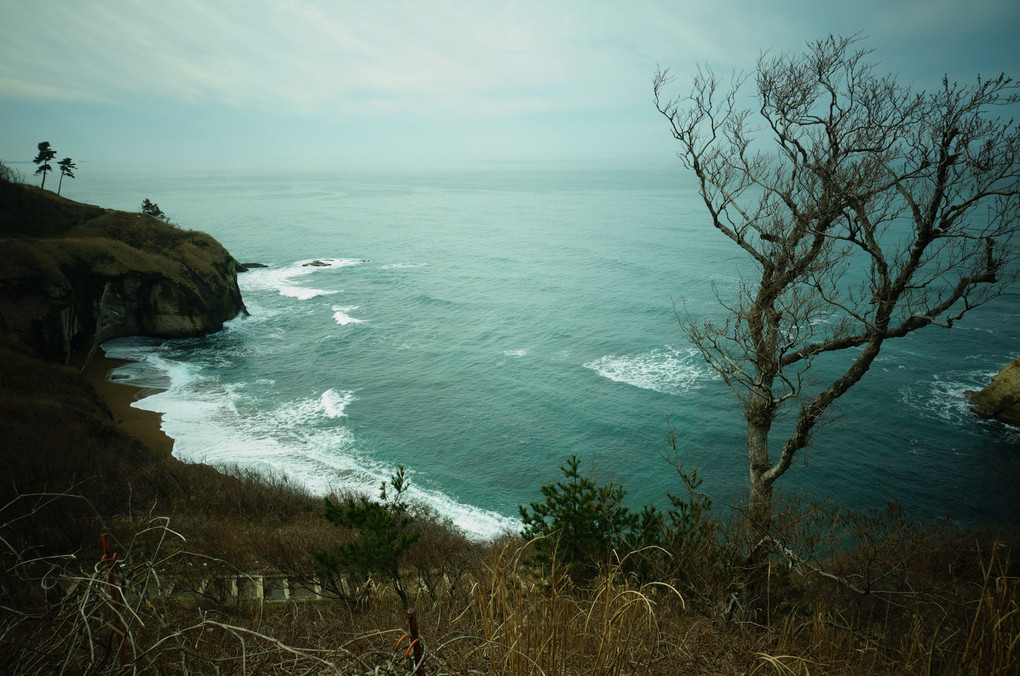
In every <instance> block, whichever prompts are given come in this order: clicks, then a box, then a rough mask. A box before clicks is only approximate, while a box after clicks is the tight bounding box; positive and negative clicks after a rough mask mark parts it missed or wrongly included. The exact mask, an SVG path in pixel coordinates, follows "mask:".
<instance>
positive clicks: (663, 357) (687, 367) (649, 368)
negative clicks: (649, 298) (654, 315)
mask: <svg viewBox="0 0 1020 676" xmlns="http://www.w3.org/2000/svg"><path fill="white" fill-rule="evenodd" d="M584 367H585V368H587V369H591V370H592V371H595V373H597V374H599V375H600V376H602V377H603V378H608V379H609V380H612V381H615V382H618V383H625V384H627V385H631V386H633V387H639V388H641V389H644V390H653V391H655V392H660V393H662V394H670V395H678V394H683V393H685V392H688V391H689V390H691V389H694V388H697V387H699V386H701V384H702V383H704V382H705V381H707V380H714V379H715V378H718V376H717V375H716V374H715V373H714V372H713V371H712V370H711V369H709V368H708V367H707V366H705V365H704V363H703V362H702V361H701V357H700V355H699V354H698V352H697V351H696V350H694V349H693V348H691V349H685V350H681V349H678V348H675V347H662V348H657V349H654V350H650V351H648V352H642V353H641V354H637V355H608V356H605V357H602V358H601V359H596V360H594V361H590V362H588V363H586V364H584Z"/></svg>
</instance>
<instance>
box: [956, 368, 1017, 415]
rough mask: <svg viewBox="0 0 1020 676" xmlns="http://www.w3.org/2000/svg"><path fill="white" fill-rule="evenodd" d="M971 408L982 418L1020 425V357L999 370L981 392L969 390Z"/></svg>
mask: <svg viewBox="0 0 1020 676" xmlns="http://www.w3.org/2000/svg"><path fill="white" fill-rule="evenodd" d="M967 396H968V398H969V399H970V403H971V404H973V406H972V407H971V410H972V411H973V412H974V413H976V414H978V415H979V416H981V417H982V418H994V419H996V420H1000V421H1002V422H1004V423H1009V424H1010V425H1020V357H1017V358H1016V359H1014V360H1013V361H1011V362H1010V363H1008V364H1006V367H1005V368H1003V369H1002V370H1001V371H999V373H998V375H996V376H995V377H993V378H992V382H991V383H989V384H988V386H987V387H985V388H984V389H983V390H981V391H980V392H967Z"/></svg>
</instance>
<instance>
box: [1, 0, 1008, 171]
mask: <svg viewBox="0 0 1020 676" xmlns="http://www.w3.org/2000/svg"><path fill="white" fill-rule="evenodd" d="M853 33H860V34H861V35H862V36H863V37H864V41H863V43H862V44H863V45H864V46H866V47H868V48H871V49H874V50H875V53H874V58H875V59H876V60H877V61H880V62H881V63H880V69H881V70H883V71H884V72H891V73H895V74H897V75H898V77H899V78H900V80H901V81H902V82H905V83H912V84H913V85H914V86H915V87H917V88H919V89H922V88H930V87H933V86H937V84H938V83H939V81H940V80H941V78H942V76H943V75H944V74H948V75H949V76H950V78H951V79H958V80H960V81H961V82H971V81H973V79H974V78H975V77H976V76H977V75H978V74H982V75H985V76H992V75H998V74H999V73H1001V72H1006V73H1007V74H1009V75H1012V76H1015V77H1020V41H1018V33H1020V2H1016V0H1003V1H999V0H960V1H957V0H859V1H857V2H854V3H848V2H845V0H840V1H839V2H828V1H827V0H814V1H809V0H787V1H784V0H772V1H769V0H715V1H709V0H698V1H689V0H669V1H658V0H626V1H622V2H620V1H616V0H601V1H590V2H589V1H585V0H573V1H567V0H542V1H538V2H532V1H530V0H529V1H520V2H517V1H497V0H493V1H488V0H472V1H470V2H468V1H465V0H457V1H453V0H451V1H446V0H418V1H411V0H376V1H372V2H369V1H368V0H361V1H357V2H355V1H345V0H338V1H327V0H161V1H159V2H157V1H155V0H34V1H28V0H0V160H3V161H5V162H18V161H28V160H31V159H32V157H34V155H35V153H36V145H37V144H38V142H39V141H43V140H46V141H49V142H50V143H51V144H52V145H53V147H54V149H56V151H57V158H58V159H59V158H61V157H65V156H70V157H72V158H74V159H75V161H76V162H77V163H78V166H79V167H80V168H81V167H84V166H86V165H87V164H88V163H93V162H94V163H103V164H111V163H140V164H148V165H158V166H167V167H171V166H208V167H217V166H223V167H227V166H229V167H238V166H253V167H257V166H259V165H262V164H266V163H280V164H287V163H290V164H297V165H300V164H304V163H307V164H318V163H324V162H326V163H343V162H346V161H364V160H372V159H383V160H396V161H399V160H401V159H408V160H412V159H416V160H426V161H427V160H429V159H430V158H441V157H469V158H471V157H481V158H485V157H516V156H560V155H575V154H581V155H584V154H606V153H611V154H620V153H651V152H663V151H671V150H672V147H671V145H672V143H674V142H673V140H672V138H671V137H670V135H669V132H668V129H667V127H666V123H665V120H664V119H663V118H661V117H660V116H659V114H658V113H657V112H656V111H655V108H654V105H653V102H652V91H651V78H652V75H653V73H654V72H655V69H656V67H657V66H662V67H664V68H665V67H668V68H670V69H671V72H672V73H673V74H674V75H676V76H677V81H676V83H675V88H676V93H681V92H682V90H683V88H684V85H685V83H686V82H687V81H688V74H689V73H691V72H693V71H694V70H695V69H696V68H697V67H698V66H699V65H709V66H711V67H712V68H713V69H715V70H716V71H717V72H728V71H729V70H731V69H750V68H753V66H754V64H755V61H756V60H757V58H758V56H759V55H760V54H761V53H762V52H763V51H770V52H772V53H786V52H796V51H799V50H801V49H803V47H804V45H805V43H806V42H807V41H809V40H815V39H819V38H824V37H825V36H827V35H829V34H836V35H849V34H853ZM31 168H32V167H31V166H29V167H28V169H31ZM25 173H30V172H25Z"/></svg>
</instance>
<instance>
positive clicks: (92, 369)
mask: <svg viewBox="0 0 1020 676" xmlns="http://www.w3.org/2000/svg"><path fill="white" fill-rule="evenodd" d="M80 359H81V361H84V356H81V358H80ZM74 361H76V360H74V359H72V364H73V362H74ZM81 361H79V363H78V366H79V368H80V364H81ZM126 363H128V362H126V361H124V360H122V359H111V358H110V357H107V356H106V355H105V354H104V353H103V351H102V349H100V350H98V351H97V353H96V356H95V357H93V359H92V363H91V364H90V365H89V370H88V372H87V373H86V374H85V379H86V380H88V381H89V382H90V383H91V384H92V386H93V387H94V388H96V391H97V392H98V393H99V395H100V396H101V397H102V398H103V401H105V402H106V405H107V406H108V407H109V409H110V412H111V413H113V418H114V421H116V423H117V424H118V425H120V426H121V427H122V428H123V429H124V430H125V431H126V432H127V433H128V434H130V435H131V436H133V437H135V438H136V439H138V440H139V441H141V442H142V443H144V444H145V445H147V446H148V447H149V448H151V449H153V450H155V451H158V452H160V453H166V454H167V455H169V454H170V453H171V452H172V451H173V448H174V442H173V439H171V438H170V437H168V436H167V435H166V434H164V433H163V430H162V429H161V428H160V425H161V424H162V422H163V416H162V414H160V413H156V412H154V411H143V410H141V409H138V408H135V407H133V406H131V404H132V403H133V402H135V401H138V400H139V399H141V398H142V397H144V396H145V395H146V394H147V393H149V391H148V390H147V389H146V388H142V387H135V386H134V385H127V384H124V383H119V382H116V381H111V380H109V379H108V376H109V374H110V372H111V371H112V370H113V369H115V368H117V367H118V366H121V365H122V364H126Z"/></svg>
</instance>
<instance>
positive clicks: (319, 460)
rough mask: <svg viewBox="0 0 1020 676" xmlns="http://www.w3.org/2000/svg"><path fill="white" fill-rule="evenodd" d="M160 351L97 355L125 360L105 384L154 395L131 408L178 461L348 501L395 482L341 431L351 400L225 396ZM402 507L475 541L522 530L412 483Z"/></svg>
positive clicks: (335, 394) (152, 344) (148, 346)
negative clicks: (150, 415) (428, 510)
mask: <svg viewBox="0 0 1020 676" xmlns="http://www.w3.org/2000/svg"><path fill="white" fill-rule="evenodd" d="M163 345H164V344H163V343H162V341H156V340H152V339H137V338H127V339H117V340H113V341H108V342H107V343H104V345H103V348H104V350H105V352H106V354H107V355H108V356H110V357H113V358H116V359H126V360H131V361H129V362H128V363H127V364H124V365H122V366H120V367H118V368H116V369H114V371H113V372H112V373H111V379H112V380H116V381H118V382H123V383H127V384H131V385H135V386H140V387H147V388H152V389H153V390H155V393H153V394H150V395H149V396H146V397H144V398H142V399H140V400H138V401H136V402H133V403H132V406H134V407H136V408H139V409H142V410H147V411H155V412H158V413H161V414H162V429H163V431H164V432H165V433H166V434H167V436H169V437H170V438H172V439H173V440H174V450H173V454H174V456H175V457H177V458H179V459H181V460H184V461H186V462H200V463H205V464H209V465H213V466H216V467H220V468H231V467H242V468H250V469H254V470H256V471H259V472H261V473H263V474H266V475H268V476H282V477H286V478H288V479H291V480H293V481H295V482H297V483H299V484H301V485H303V486H305V487H306V488H308V490H310V491H312V492H313V493H314V494H317V495H328V494H330V493H333V492H337V491H355V492H361V493H367V494H369V495H372V496H374V495H376V494H377V492H378V487H379V485H380V483H383V482H385V481H386V480H388V479H389V477H390V475H391V474H392V471H393V468H392V467H391V466H389V465H388V464H386V463H383V462H380V461H378V460H377V459H375V458H374V457H373V456H371V455H369V454H366V453H363V452H362V451H361V449H360V448H359V446H358V443H357V440H356V438H355V436H354V434H353V433H352V432H351V430H350V429H349V428H348V427H346V425H345V424H344V420H345V419H346V418H347V413H346V410H347V407H348V406H349V405H350V404H351V403H352V402H354V401H356V400H357V397H356V395H355V392H354V391H352V390H343V389H337V388H330V389H328V390H326V391H324V392H322V393H321V394H318V395H315V396H311V397H308V398H304V399H297V400H290V401H283V402H273V401H272V400H271V398H267V396H265V395H260V394H253V393H252V391H253V390H259V389H260V388H262V389H264V390H267V391H269V392H271V391H272V389H273V387H272V386H273V384H274V381H273V380H272V379H261V380H259V381H253V382H251V383H250V384H249V385H235V386H229V387H228V386H225V385H224V384H222V383H221V382H219V380H218V379H217V378H214V377H208V376H207V375H206V374H204V373H203V372H202V367H201V366H200V365H199V364H197V363H195V362H188V363H182V362H178V361H176V360H175V359H173V358H172V357H171V356H168V355H166V354H164V353H163V352H164V350H163ZM191 356H192V357H193V355H191ZM409 476H413V473H409ZM409 497H410V499H412V500H416V501H418V502H420V503H423V504H426V505H429V506H431V507H432V508H434V509H435V510H436V511H437V512H438V513H440V514H442V515H443V516H446V517H447V518H449V519H450V520H451V522H452V523H453V524H454V525H455V526H457V527H458V528H460V529H461V530H463V531H464V532H465V533H466V534H467V535H468V536H469V537H472V538H474V539H485V538H492V537H495V536H497V535H500V534H502V533H504V532H505V531H507V530H515V529H518V528H519V527H520V523H519V522H518V521H517V520H515V519H512V518H509V517H506V516H504V515H501V514H498V513H495V512H491V511H488V510H485V509H481V508H477V507H473V506H471V505H467V504H463V503H461V502H459V501H458V500H456V499H455V498H453V497H451V496H450V495H447V494H445V493H442V492H440V491H436V490H430V489H427V488H423V487H421V486H419V485H416V484H415V483H412V485H411V488H410V490H409Z"/></svg>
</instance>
